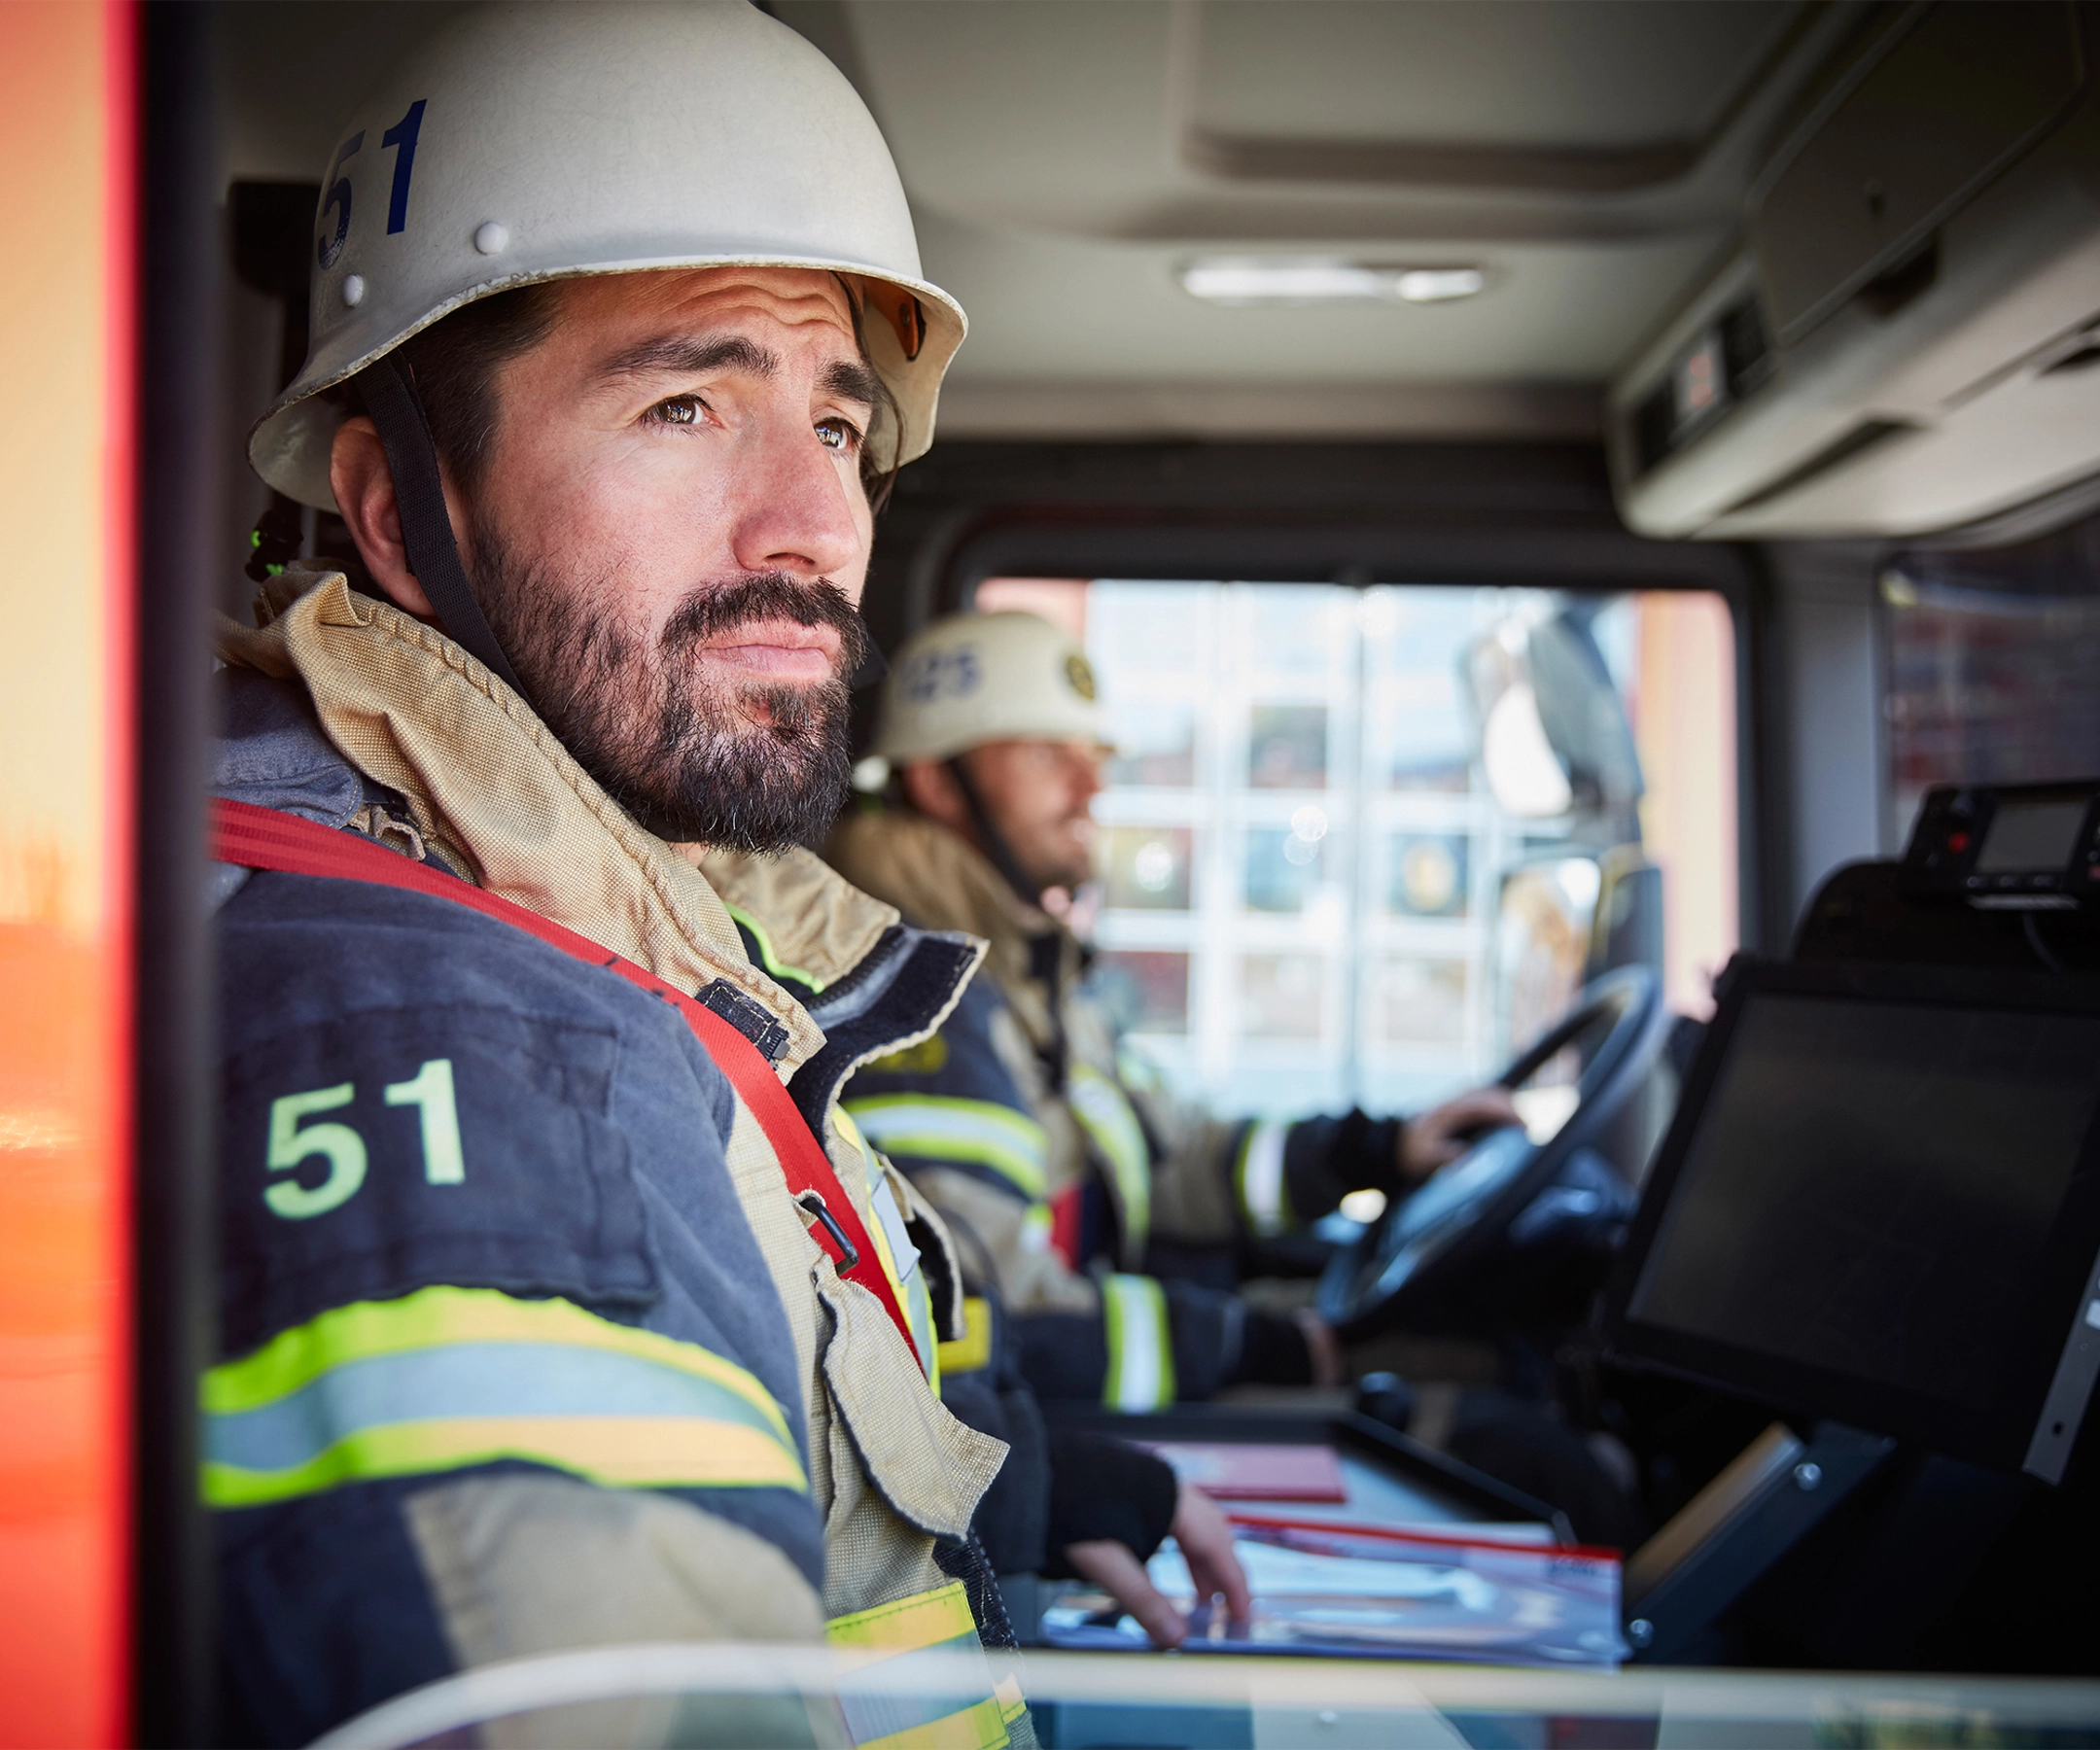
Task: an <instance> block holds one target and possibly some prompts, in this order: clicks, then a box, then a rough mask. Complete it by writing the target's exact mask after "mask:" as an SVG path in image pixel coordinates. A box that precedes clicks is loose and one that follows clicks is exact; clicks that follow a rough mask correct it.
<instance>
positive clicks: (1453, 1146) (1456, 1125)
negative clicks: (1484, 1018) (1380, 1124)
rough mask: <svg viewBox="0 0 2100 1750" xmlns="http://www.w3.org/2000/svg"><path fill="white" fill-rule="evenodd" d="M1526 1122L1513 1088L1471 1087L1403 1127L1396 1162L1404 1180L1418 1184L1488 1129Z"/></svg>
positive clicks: (1409, 1121)
mask: <svg viewBox="0 0 2100 1750" xmlns="http://www.w3.org/2000/svg"><path fill="white" fill-rule="evenodd" d="M1522 1123H1523V1119H1522V1117H1521V1116H1520V1115H1519V1114H1518V1111H1517V1102H1515V1101H1514V1100H1512V1099H1511V1098H1510V1091H1509V1090H1508V1089H1507V1088H1505V1087H1502V1086H1500V1085H1499V1084H1496V1083H1490V1084H1489V1085H1488V1086H1487V1087H1485V1088H1471V1089H1468V1090H1467V1091H1466V1092H1465V1093H1463V1094H1459V1095H1456V1096H1454V1097H1453V1098H1452V1099H1450V1100H1447V1101H1446V1102H1444V1103H1443V1104H1442V1105H1436V1106H1431V1107H1430V1108H1429V1109H1428V1110H1427V1111H1426V1112H1417V1113H1416V1115H1415V1116H1414V1117H1412V1118H1410V1119H1409V1120H1407V1122H1406V1123H1404V1124H1403V1125H1401V1127H1400V1142H1399V1146H1398V1148H1397V1150H1396V1151H1395V1161H1394V1165H1395V1166H1397V1167H1398V1168H1399V1170H1400V1179H1401V1182H1402V1183H1403V1184H1409V1185H1418V1184H1420V1183H1421V1182H1422V1180H1423V1179H1425V1178H1427V1177H1428V1176H1429V1175H1430V1174H1431V1173H1432V1172H1435V1171H1436V1170H1437V1169H1438V1168H1439V1167H1448V1166H1450V1165H1451V1163H1452V1162H1453V1161H1455V1160H1456V1159H1457V1158H1458V1157H1459V1156H1460V1155H1462V1154H1464V1153H1465V1151H1466V1150H1467V1149H1469V1148H1471V1147H1472V1146H1473V1144H1474V1143H1475V1142H1477V1141H1478V1140H1479V1139H1480V1137H1482V1135H1483V1134H1485V1133H1486V1132H1487V1131H1491V1130H1502V1129H1504V1128H1505V1127H1507V1126H1509V1125H1512V1124H1517V1125H1521V1124H1522Z"/></svg>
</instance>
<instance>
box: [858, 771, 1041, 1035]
mask: <svg viewBox="0 0 2100 1750" xmlns="http://www.w3.org/2000/svg"><path fill="white" fill-rule="evenodd" d="M824 857H825V858H826V859H827V860H828V861H829V862H830V864H831V866H832V867H833V868H834V869H836V870H837V871H838V872H839V873H840V874H841V875H843V876H844V877H845V878H846V879H847V880H848V881H850V882H851V883H853V885H854V886H855V887H857V888H859V889H861V890H863V891H865V892H870V893H872V894H874V895H875V896H876V897H877V898H878V899H882V900H886V901H887V902H888V903H890V904H892V905H893V906H895V907H896V908H897V910H898V911H900V912H902V913H903V914H904V916H905V917H907V918H909V919H910V920H911V921H912V922H913V923H914V924H920V925H924V926H925V927H927V928H929V929H960V930H966V931H968V932H969V933H970V934H971V935H978V936H983V937H984V938H985V939H986V941H987V942H989V943H990V944H991V948H990V952H989V953H988V954H987V956H986V959H985V965H986V968H987V969H988V970H989V971H990V972H991V974H992V976H993V977H994V978H995V979H996V980H997V982H998V987H999V990H1000V992H1001V993H1002V994H1003V995H1004V996H1005V997H1006V999H1007V1001H1008V1003H1009V1004H1010V1005H1011V1006H1012V1008H1013V1010H1014V1013H1015V1016H1016V1018H1017V1019H1019V1021H1020V1022H1021V1025H1022V1028H1023V1029H1024V1031H1026V1032H1027V1033H1028V1034H1029V1036H1030V1037H1031V1039H1032V1040H1033V1042H1034V1043H1035V1044H1036V1045H1037V1046H1038V1047H1040V1046H1041V1045H1043V1044H1044V1043H1045V1042H1046V1041H1047V1040H1050V1039H1052V1038H1054V1037H1056V1036H1057V1032H1058V1030H1057V1028H1056V1026H1055V1024H1054V1022H1053V1019H1052V1015H1051V1011H1050V1007H1049V997H1050V995H1051V994H1050V993H1048V992H1046V991H1045V990H1044V988H1043V985H1042V983H1041V981H1040V979H1039V977H1038V976H1037V974H1036V972H1035V970H1034V961H1033V949H1032V944H1033V943H1034V942H1036V941H1038V940H1040V939H1042V938H1043V937H1044V936H1049V937H1051V938H1052V939H1054V940H1055V941H1056V942H1057V944H1058V967H1059V971H1058V981H1057V983H1058V989H1057V992H1056V993H1055V995H1056V997H1057V999H1058V1000H1059V1001H1063V1000H1064V999H1065V997H1067V996H1068V995H1069V994H1070V991H1071V987H1072V985H1073V984H1074V983H1075V982H1076V981H1077V979H1078V976H1079V962H1080V952H1079V942H1078V938H1077V937H1075V936H1074V935H1073V934H1072V933H1071V931H1070V930H1068V929H1067V928H1066V927H1065V926H1064V925H1063V924H1062V923H1060V922H1059V921H1058V920H1057V919H1056V918H1053V917H1052V916H1051V915H1050V914H1049V913H1048V912H1046V911H1044V910H1043V909H1042V908H1041V907H1040V906H1038V905H1032V904H1031V903H1030V902H1029V901H1028V900H1026V899H1024V898H1022V897H1021V895H1020V894H1019V893H1017V892H1014V891H1013V886H1012V884H1011V883H1010V882H1008V881H1007V880H1006V878H1005V877H1004V876H1003V875H1001V874H1000V873H999V872H998V871H997V869H996V868H994V867H993V866H992V863H991V860H990V859H989V858H988V857H985V856H984V855H983V854H982V853H981V852H979V851H978V850H977V849H976V848H975V847H974V846H972V845H970V844H969V843H968V842H967V841H966V840H965V839H963V838H962V835H961V834H960V833H957V832H954V831H952V830H951V829H950V828H948V827H946V826H943V825H942V824H941V823H940V822H938V821H930V820H928V819H927V817H926V816H924V815H921V814H915V813H913V812H911V811H910V810H907V809H897V808H883V809H870V810H867V811H865V812H861V813H849V814H848V815H847V817H846V819H845V820H843V821H841V822H839V824H838V827H837V828H836V830H835V831H834V832H833V833H832V835H831V841H830V843H829V844H827V845H826V846H825V847H824Z"/></svg>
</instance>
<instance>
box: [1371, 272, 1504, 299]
mask: <svg viewBox="0 0 2100 1750" xmlns="http://www.w3.org/2000/svg"><path fill="white" fill-rule="evenodd" d="M1485 285H1487V275H1486V274H1485V273H1483V272H1482V271H1481V270H1480V269H1479V268H1478V267H1410V268H1408V269H1407V270H1406V271H1405V272H1403V273H1402V274H1400V275H1399V277H1398V278H1396V279H1395V280H1394V281H1393V289H1394V290H1395V291H1396V292H1398V293H1399V294H1400V296H1401V297H1404V298H1406V299H1407V300H1408V302H1409V303H1449V302H1450V301H1451V300H1452V298H1454V297H1472V296H1473V295H1474V293H1476V292H1478V291H1479V290H1480V289H1481V288H1482V287H1483V286H1485Z"/></svg>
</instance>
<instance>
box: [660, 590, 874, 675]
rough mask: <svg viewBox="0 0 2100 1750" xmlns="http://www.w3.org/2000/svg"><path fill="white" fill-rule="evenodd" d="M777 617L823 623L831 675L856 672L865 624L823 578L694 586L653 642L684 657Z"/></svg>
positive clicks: (864, 652) (672, 654)
mask: <svg viewBox="0 0 2100 1750" xmlns="http://www.w3.org/2000/svg"><path fill="white" fill-rule="evenodd" d="M783 619H784V620H788V621H790V622H792V623H793V624H795V625H797V626H829V627H830V628H831V629H832V630H833V631H834V632H836V633H837V634H838V639H839V650H838V658H837V660H836V662H835V663H834V664H833V672H834V673H835V674H837V675H839V676H847V675H853V674H856V673H857V672H858V671H859V669H860V667H861V665H862V664H863V663H864V662H865V661H866V658H867V650H868V635H867V627H866V626H865V625H864V624H862V622H861V619H860V615H859V613H858V612H857V610H856V609H855V607H854V605H853V603H852V602H850V601H849V600H847V597H846V592H845V591H844V590H842V589H841V588H839V586H838V585H837V584H836V583H833V582H831V581H829V580H828V579H826V578H818V579H817V580H816V581H815V582H804V581H803V580H802V579H801V578H791V577H789V576H787V574H786V573H785V572H764V573H760V574H759V575H758V576H756V577H751V578H738V579H737V580H736V581H735V582H733V583H717V584H713V585H710V586H708V587H705V588H702V589H696V590H694V591H693V592H692V593H691V594H690V595H688V596H687V597H686V598H685V599H684V600H683V601H682V602H681V603H680V604H679V605H678V607H677V608H676V609H674V610H673V611H672V613H671V617H670V618H669V619H668V620H666V621H665V622H664V629H663V632H662V635H661V636H660V637H659V638H658V640H657V645H658V647H659V648H661V649H662V651H663V653H664V654H665V655H666V656H670V657H674V658H680V659H684V658H689V657H690V656H691V655H692V654H693V652H694V651H696V650H698V649H699V648H700V647H701V646H703V645H705V644H708V643H710V642H712V641H713V640H715V639H717V638H719V637H720V636H722V635H723V634H724V633H728V632H734V631H736V630H737V629H738V628H739V627H742V626H750V625H756V624H758V623H759V622H761V621H764V620H783Z"/></svg>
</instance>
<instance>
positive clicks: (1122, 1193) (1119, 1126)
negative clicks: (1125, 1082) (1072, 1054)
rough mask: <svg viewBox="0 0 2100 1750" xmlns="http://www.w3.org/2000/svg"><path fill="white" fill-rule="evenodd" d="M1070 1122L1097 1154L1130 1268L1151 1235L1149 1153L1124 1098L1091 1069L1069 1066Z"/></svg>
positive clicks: (1142, 1129) (1135, 1118)
mask: <svg viewBox="0 0 2100 1750" xmlns="http://www.w3.org/2000/svg"><path fill="white" fill-rule="evenodd" d="M1069 1098H1070V1101H1071V1109H1072V1116H1073V1117H1075V1118H1077V1119H1078V1120H1079V1125H1080V1128H1081V1129H1082V1130H1084V1131H1085V1132H1086V1134H1087V1136H1088V1137H1090V1138H1091V1139H1092V1140H1093V1143H1094V1146H1095V1147H1096V1148H1098V1149H1099V1150H1100V1151H1101V1155H1102V1160H1103V1161H1104V1162H1106V1163H1107V1167H1108V1174H1109V1177H1110V1178H1111V1179H1112V1180H1113V1181H1114V1190H1115V1195H1116V1205H1117V1209H1118V1212H1119V1213H1120V1214H1121V1215H1122V1217H1123V1250H1124V1255H1125V1257H1126V1258H1128V1259H1130V1260H1131V1261H1133V1262H1135V1261H1136V1259H1137V1256H1138V1254H1139V1253H1141V1252H1142V1251H1143V1250H1144V1242H1145V1240H1146V1237H1147V1236H1148V1235H1149V1234H1150V1233H1151V1231H1152V1151H1151V1149H1150V1147H1149V1146H1148V1145H1147V1144H1146V1142H1145V1135H1144V1126H1143V1125H1141V1124H1139V1123H1138V1122H1137V1112H1136V1111H1135V1110H1134V1109H1133V1108H1132V1106H1131V1102H1130V1099H1129V1097H1128V1096H1127V1095H1126V1094H1125V1093H1124V1092H1123V1090H1122V1089H1121V1088H1119V1087H1117V1086H1116V1084H1115V1083H1114V1082H1112V1081H1110V1080H1109V1079H1108V1077H1107V1076H1105V1075H1103V1074H1102V1072H1101V1071H1100V1070H1099V1069H1096V1068H1095V1067H1093V1066H1092V1065H1091V1064H1074V1065H1073V1066H1072V1071H1071V1084H1070V1090H1069Z"/></svg>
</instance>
